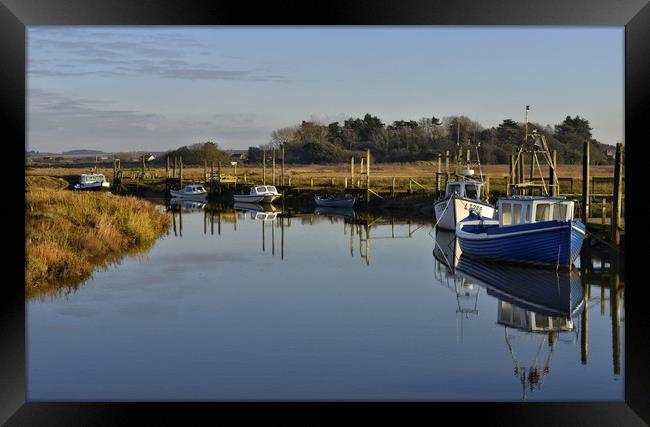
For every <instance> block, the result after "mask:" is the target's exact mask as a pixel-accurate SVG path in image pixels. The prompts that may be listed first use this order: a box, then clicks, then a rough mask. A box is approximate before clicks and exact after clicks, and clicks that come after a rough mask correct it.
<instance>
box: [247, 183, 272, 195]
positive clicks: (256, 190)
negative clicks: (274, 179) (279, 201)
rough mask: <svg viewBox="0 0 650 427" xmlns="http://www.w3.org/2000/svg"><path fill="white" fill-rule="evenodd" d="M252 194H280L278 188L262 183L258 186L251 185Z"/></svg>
mask: <svg viewBox="0 0 650 427" xmlns="http://www.w3.org/2000/svg"><path fill="white" fill-rule="evenodd" d="M250 194H251V195H253V196H261V195H264V194H278V190H277V189H276V188H275V186H273V185H260V186H258V187H251V191H250Z"/></svg>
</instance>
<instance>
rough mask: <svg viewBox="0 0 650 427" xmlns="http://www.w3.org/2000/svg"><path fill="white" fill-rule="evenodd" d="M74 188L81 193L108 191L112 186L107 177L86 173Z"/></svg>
mask: <svg viewBox="0 0 650 427" xmlns="http://www.w3.org/2000/svg"><path fill="white" fill-rule="evenodd" d="M72 188H73V189H74V190H80V191H108V190H109V189H110V188H111V184H109V182H108V181H107V180H106V177H105V176H104V175H103V174H101V173H84V174H81V179H80V180H79V183H78V184H75V185H74V186H73V187H72Z"/></svg>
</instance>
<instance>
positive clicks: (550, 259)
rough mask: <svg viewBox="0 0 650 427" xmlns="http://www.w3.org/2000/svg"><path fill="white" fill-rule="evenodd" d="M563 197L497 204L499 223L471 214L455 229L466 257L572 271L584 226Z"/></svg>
mask: <svg viewBox="0 0 650 427" xmlns="http://www.w3.org/2000/svg"><path fill="white" fill-rule="evenodd" d="M574 204H575V203H574V201H573V200H568V199H566V198H564V197H543V196H511V197H505V198H500V199H499V201H498V219H485V218H483V217H482V215H479V214H478V213H477V212H472V214H471V215H470V216H468V217H467V219H465V220H464V221H462V222H460V223H459V224H458V226H457V227H456V236H457V237H458V239H459V242H460V247H461V250H462V252H463V254H467V255H469V256H476V257H488V258H496V259H502V260H508V261H515V262H525V263H531V264H538V265H544V266H557V267H563V268H571V266H572V264H573V261H575V259H576V258H577V256H578V254H579V253H580V248H581V247H582V241H583V239H584V236H585V226H584V224H582V223H581V222H580V221H576V220H573V214H574Z"/></svg>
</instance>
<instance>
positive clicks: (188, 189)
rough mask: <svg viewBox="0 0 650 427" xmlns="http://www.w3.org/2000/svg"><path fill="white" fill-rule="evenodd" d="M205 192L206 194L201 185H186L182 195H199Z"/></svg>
mask: <svg viewBox="0 0 650 427" xmlns="http://www.w3.org/2000/svg"><path fill="white" fill-rule="evenodd" d="M205 192H206V190H205V188H203V186H202V185H197V184H194V185H187V186H185V188H184V189H183V193H186V194H201V193H205Z"/></svg>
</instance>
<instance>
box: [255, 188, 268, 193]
mask: <svg viewBox="0 0 650 427" xmlns="http://www.w3.org/2000/svg"><path fill="white" fill-rule="evenodd" d="M255 191H257V192H258V193H265V192H266V188H265V187H257V188H256V189H255Z"/></svg>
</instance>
